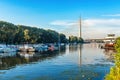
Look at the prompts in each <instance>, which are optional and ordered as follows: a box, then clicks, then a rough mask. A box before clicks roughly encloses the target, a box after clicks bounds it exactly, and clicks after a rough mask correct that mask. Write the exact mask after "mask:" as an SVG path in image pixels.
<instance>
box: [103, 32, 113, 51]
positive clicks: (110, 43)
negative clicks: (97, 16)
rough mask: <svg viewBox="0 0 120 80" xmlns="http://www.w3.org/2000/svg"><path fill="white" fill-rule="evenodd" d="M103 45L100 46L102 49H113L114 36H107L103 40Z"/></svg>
mask: <svg viewBox="0 0 120 80" xmlns="http://www.w3.org/2000/svg"><path fill="white" fill-rule="evenodd" d="M104 43H105V44H104V45H103V46H101V48H103V49H114V43H115V34H108V36H107V37H106V38H105V40H104Z"/></svg>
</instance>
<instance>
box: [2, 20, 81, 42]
mask: <svg viewBox="0 0 120 80" xmlns="http://www.w3.org/2000/svg"><path fill="white" fill-rule="evenodd" d="M80 40H82V39H78V38H77V39H76V36H70V37H69V39H67V38H66V36H65V35H64V34H62V33H61V34H59V33H58V32H56V31H54V30H50V29H48V30H45V29H42V28H37V27H31V26H25V25H15V24H12V23H9V22H6V21H0V43H5V44H22V43H30V44H35V43H58V42H61V43H68V42H70V43H73V42H79V41H80Z"/></svg>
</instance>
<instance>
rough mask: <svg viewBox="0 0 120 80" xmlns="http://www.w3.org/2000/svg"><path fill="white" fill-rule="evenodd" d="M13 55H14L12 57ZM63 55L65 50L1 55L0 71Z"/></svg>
mask: <svg viewBox="0 0 120 80" xmlns="http://www.w3.org/2000/svg"><path fill="white" fill-rule="evenodd" d="M13 54H14V55H13ZM63 54H65V48H64V49H60V50H59V51H48V52H42V53H35V52H18V53H3V54H1V55H2V56H1V58H0V70H4V69H11V68H14V67H15V66H16V65H21V64H28V63H29V64H31V63H32V62H38V61H39V62H41V61H44V60H46V59H52V58H55V57H57V56H58V55H63Z"/></svg>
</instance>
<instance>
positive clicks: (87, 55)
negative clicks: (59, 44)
mask: <svg viewBox="0 0 120 80" xmlns="http://www.w3.org/2000/svg"><path fill="white" fill-rule="evenodd" d="M113 53H114V51H111V50H104V49H100V48H99V44H97V43H92V44H83V45H71V46H68V45H67V46H66V48H65V49H62V50H59V51H55V52H47V53H27V54H26V53H19V54H22V56H24V57H21V56H20V55H18V53H17V54H16V53H9V55H8V53H7V54H5V53H4V54H3V55H2V56H1V58H0V80H104V76H105V75H106V74H107V73H109V70H110V67H111V66H113V65H114V63H113V60H112V58H113V57H112V56H111V55H112V54H113ZM4 55H8V56H9V57H6V56H4Z"/></svg>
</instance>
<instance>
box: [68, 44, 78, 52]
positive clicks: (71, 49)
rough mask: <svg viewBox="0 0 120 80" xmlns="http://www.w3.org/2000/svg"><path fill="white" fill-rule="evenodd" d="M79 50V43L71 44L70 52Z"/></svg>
mask: <svg viewBox="0 0 120 80" xmlns="http://www.w3.org/2000/svg"><path fill="white" fill-rule="evenodd" d="M77 50H78V45H69V51H70V52H75V51H77Z"/></svg>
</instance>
